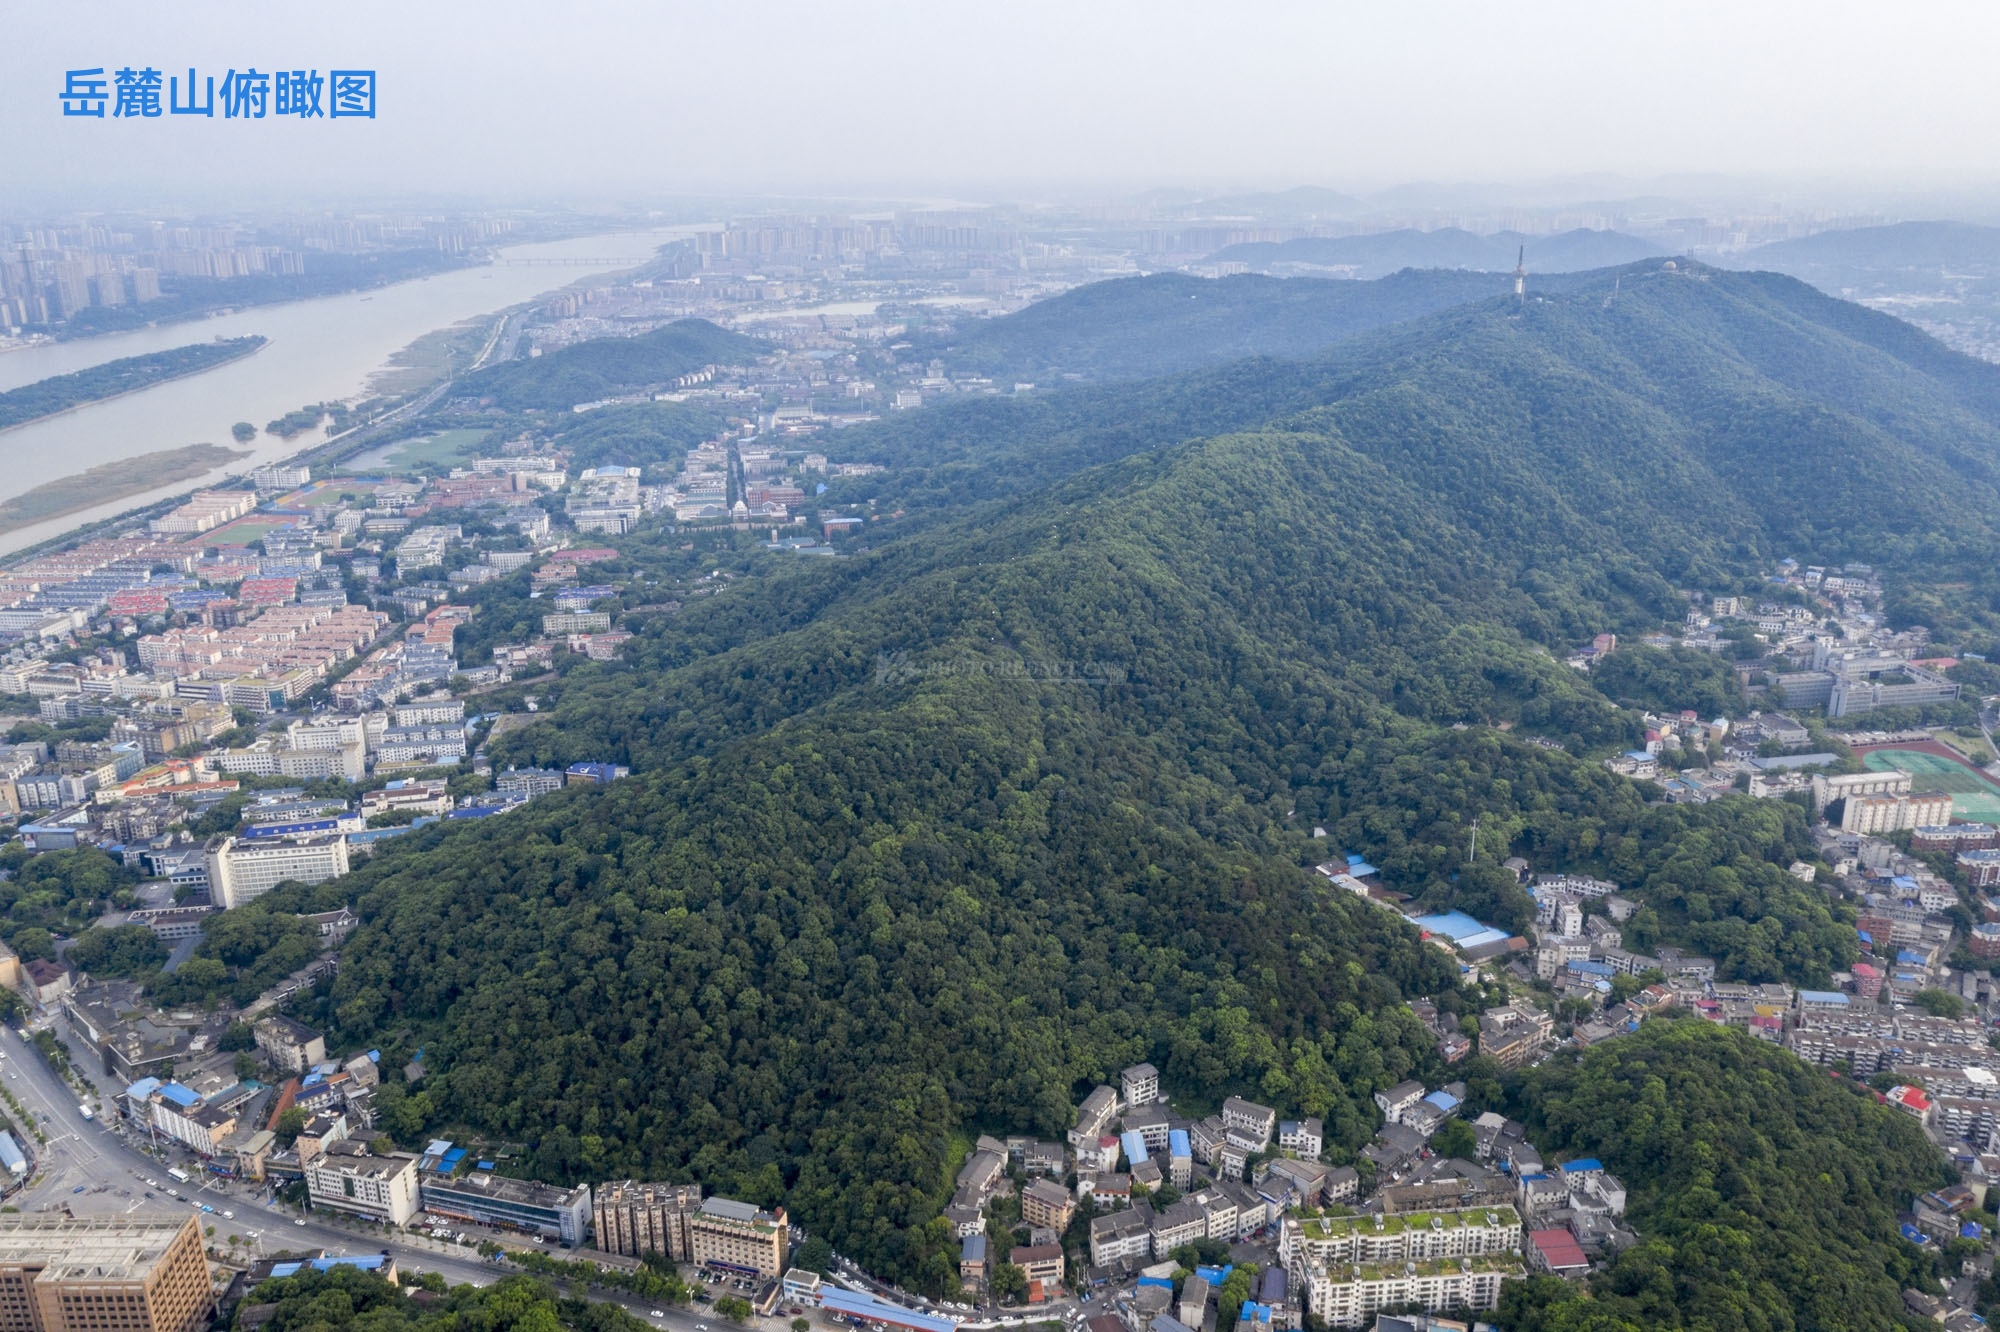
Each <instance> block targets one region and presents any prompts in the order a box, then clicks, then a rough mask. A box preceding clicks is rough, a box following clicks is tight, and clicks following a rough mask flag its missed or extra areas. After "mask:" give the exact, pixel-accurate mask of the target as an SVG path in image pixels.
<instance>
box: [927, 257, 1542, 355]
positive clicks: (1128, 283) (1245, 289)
mask: <svg viewBox="0 0 2000 1332" xmlns="http://www.w3.org/2000/svg"><path fill="white" fill-rule="evenodd" d="M1507 286H1508V283H1507V279H1505V278H1501V277H1496V276H1493V275H1491V274H1485V273H1457V272H1422V273H1397V274H1395V275H1393V276H1390V277H1386V278H1383V279H1382V280H1380V281H1377V282H1288V281H1281V280H1279V279H1276V278H1268V277H1256V276H1248V275H1239V276H1236V277H1229V278H1222V279H1220V280H1210V279H1207V278H1197V277H1189V276H1187V275H1185V274H1180V273H1160V274H1155V275H1153V276H1151V277H1144V278H1129V279H1121V280H1117V281H1112V282H1097V283H1092V284H1091V285H1090V286H1087V287H1078V288H1076V289H1075V290H1073V291H1067V292H1064V293H1063V294H1061V295H1059V296H1052V297H1050V298H1049V299H1048V300H1045V301H1037V302H1036V303H1035V304H1033V305H1031V306H1029V307H1028V308H1027V309H1025V310H1022V311H1020V312H1019V313H1017V314H1014V315H1011V316H1009V317H1007V318H1005V319H991V320H983V321H976V322H972V323H968V324H964V325H961V326H960V327H959V328H958V329H957V330H956V331H955V332H953V333H951V334H948V335H944V336H942V337H937V338H933V339H931V340H929V341H927V342H925V343H923V344H922V351H923V352H924V353H925V354H932V355H937V356H941V357H943V358H944V359H945V361H946V362H948V363H949V364H950V365H951V366H952V367H953V368H954V369H967V370H978V371H980V372H982V373H984V374H989V375H992V376H994V377H996V378H998V377H1002V376H1005V377H1008V378H1012V379H1015V380H1029V381H1041V380H1046V379H1062V378H1069V379H1079V380H1091V381H1101V380H1112V379H1133V378H1142V377H1147V376H1152V375H1164V374H1172V373H1174V372H1175V371H1179V370H1192V369H1195V368H1196V367H1198V366H1204V365H1215V364H1218V363H1220V362H1223V361H1234V360H1241V359H1242V358H1244V357H1247V356H1275V357H1287V358H1289V357H1298V356H1309V355H1311V354H1312V353H1314V352H1317V351H1319V350H1321V349H1322V348H1325V347H1327V346H1330V345H1331V344H1333V343H1336V342H1339V341H1341V340H1342V339H1345V338H1351V337H1354V336H1356V335H1358V334H1362V333H1366V332H1369V331H1371V330H1373V329H1378V328H1385V327H1387V326H1388V325H1390V324H1395V323H1400V322H1402V321H1403V320H1405V319H1415V318H1417V317H1418V316H1420V315H1426V314H1432V313H1435V312H1436V311H1439V310H1447V309H1450V308H1451V307H1452V306H1454V305H1463V304H1464V303H1465V302H1467V301H1473V300H1480V299H1483V298H1485V297H1488V296H1497V295H1500V294H1501V293H1502V292H1504V291H1505V290H1507Z"/></svg>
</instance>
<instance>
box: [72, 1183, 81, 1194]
mask: <svg viewBox="0 0 2000 1332" xmlns="http://www.w3.org/2000/svg"><path fill="white" fill-rule="evenodd" d="M83 1188H84V1186H83V1185H81V1184H79V1185H77V1186H76V1187H75V1188H73V1189H71V1190H70V1192H71V1193H82V1192H83Z"/></svg>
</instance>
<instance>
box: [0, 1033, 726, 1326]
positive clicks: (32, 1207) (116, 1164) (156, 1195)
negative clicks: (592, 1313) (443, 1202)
mask: <svg viewBox="0 0 2000 1332" xmlns="http://www.w3.org/2000/svg"><path fill="white" fill-rule="evenodd" d="M0 1083H4V1084H5V1086H6V1088H7V1090H9V1091H10V1092H12V1093H13V1094H14V1097H15V1099H16V1100H18V1101H20V1103H21V1104H22V1106H24V1107H25V1108H26V1110H27V1112H28V1113H29V1114H30V1115H31V1116H33V1117H34V1119H35V1121H36V1123H37V1125H38V1126H39V1127H40V1128H41V1130H42V1132H43V1133H45V1134H47V1135H48V1142H47V1143H46V1144H45V1145H40V1146H38V1145H37V1144H35V1143H34V1142H33V1141H29V1142H28V1143H26V1144H24V1145H25V1146H26V1147H27V1148H28V1149H29V1150H30V1151H32V1152H34V1153H36V1158H35V1174H34V1178H33V1180H32V1181H31V1182H30V1184H29V1185H28V1187H27V1188H25V1189H24V1190H22V1191H21V1192H20V1193H18V1194H16V1195H14V1196H13V1197H12V1198H10V1199H9V1201H10V1202H11V1203H12V1204H13V1205H15V1206H17V1207H19V1208H20V1209H21V1210H22V1211H23V1212H33V1211H37V1210H40V1209H43V1208H57V1207H68V1208H69V1209H70V1211H72V1212H74V1213H75V1214H76V1215H78V1216H105V1215H115V1214H118V1213H123V1212H133V1211H138V1210H140V1209H145V1210H148V1211H156V1212H164V1213H172V1214H178V1213H180V1212H181V1211H182V1210H183V1209H185V1208H189V1207H193V1206H198V1205H199V1204H201V1203H207V1204H208V1205H209V1206H210V1207H212V1208H214V1209H215V1211H214V1212H213V1213H212V1214H209V1213H203V1214H202V1216H201V1221H202V1224H203V1225H204V1226H208V1225H213V1226H214V1227H215V1240H216V1241H226V1239H227V1237H228V1236H230V1235H238V1236H241V1237H243V1239H244V1240H245V1241H246V1242H247V1243H246V1245H245V1247H250V1248H254V1249H255V1250H256V1251H258V1252H261V1253H264V1254H267V1255H269V1254H276V1253H279V1252H283V1251H286V1250H292V1251H298V1250H319V1249H325V1250H327V1251H328V1252H330V1253H372V1252H376V1251H379V1250H381V1249H385V1248H386V1249H387V1250H388V1251H389V1252H390V1253H391V1254H392V1255H393V1256H394V1257H395V1260H396V1265H397V1266H398V1267H400V1268H402V1269H403V1270H405V1271H424V1272H437V1273H439V1274H441V1275H442V1276H443V1277H444V1279H445V1280H446V1281H448V1282H450V1283H452V1284H453V1285H460V1284H464V1283H468V1282H469V1283H472V1284H474V1285H481V1286H483V1285H489V1284H491V1283H492V1282H493V1281H494V1280H496V1279H497V1278H498V1277H500V1276H501V1275H503V1274H505V1273H506V1272H507V1271H511V1270H512V1269H503V1268H501V1267H499V1266H496V1265H495V1264H493V1263H490V1262H486V1261H483V1260H481V1259H480V1258H478V1257H476V1256H473V1255H472V1254H470V1253H469V1252H467V1251H466V1250H464V1249H462V1248H459V1247H457V1246H450V1247H449V1248H446V1247H445V1246H438V1245H435V1244H434V1243H433V1242H432V1241H429V1240H427V1239H415V1238H402V1237H384V1236H383V1235H381V1234H380V1233H379V1232H377V1231H373V1230H359V1229H353V1228H349V1227H348V1226H344V1225H341V1224H338V1223H329V1222H325V1221H321V1220H319V1219H317V1218H316V1217H315V1216H314V1215H313V1214H311V1213H308V1214H306V1215H305V1216H303V1217H301V1216H299V1215H297V1214H296V1213H295V1212H293V1211H292V1210H290V1209H288V1208H284V1207H281V1206H276V1205H268V1204H265V1203H264V1202H262V1201H261V1200H262V1199H263V1198H264V1197H266V1196H268V1195H267V1194H266V1193H265V1191H264V1190H263V1189H261V1188H253V1187H251V1186H246V1185H238V1186H234V1187H227V1186H224V1185H223V1184H222V1183H221V1182H219V1181H216V1180H213V1179H210V1180H202V1181H197V1182H196V1183H192V1184H185V1185H184V1184H181V1183H179V1182H177V1181H175V1180H173V1179H172V1178H170V1177H169V1176H168V1175H167V1173H166V1171H167V1163H166V1162H164V1161H161V1160H159V1159H157V1158H155V1157H152V1156H148V1155H147V1154H145V1153H144V1152H142V1151H140V1150H138V1149H137V1148H136V1147H135V1146H132V1145H130V1144H129V1143H128V1142H127V1141H126V1139H125V1138H124V1137H123V1136H122V1135H121V1134H120V1133H119V1132H118V1131H117V1130H116V1129H114V1128H112V1127H110V1125H109V1123H108V1121H107V1119H106V1118H105V1116H104V1115H100V1116H99V1117H98V1118H96V1119H94V1120H87V1119H85V1118H84V1117H83V1115H82V1113H81V1112H80V1111H79V1110H78V1108H77V1097H76V1094H75V1091H74V1089H73V1088H71V1087H70V1086H69V1085H68V1084H67V1083H65V1082H64V1081H63V1079H62V1077H61V1075H59V1074H58V1073H56V1072H55V1070H54V1069H52V1068H50V1067H49V1065H48V1062H47V1061H46V1060H44V1059H43V1058H42V1056H41V1052H40V1051H38V1050H35V1049H34V1048H32V1047H31V1046H30V1045H29V1044H28V1043H27V1042H26V1041H23V1040H22V1039H21V1037H20V1034H19V1033H18V1032H17V1031H15V1029H14V1028H12V1027H9V1026H5V1025H4V1024H0ZM106 1113H107V1114H108V1113H111V1112H110V1111H107V1112H106ZM147 1180H157V1181H158V1182H159V1187H152V1186H149V1185H148V1184H147V1183H146V1181H147ZM79 1189H81V1190H82V1191H81V1192H78V1190H79ZM169 1190H177V1191H178V1192H179V1193H180V1194H181V1195H182V1198H181V1199H179V1200H177V1199H175V1198H174V1197H172V1196H171V1194H170V1193H169ZM148 1193H151V1194H152V1195H153V1197H152V1198H150V1199H149V1198H147V1196H146V1195H147V1194H148ZM225 1211H229V1212H234V1213H235V1214H236V1215H235V1216H234V1217H233V1218H231V1217H226V1216H224V1215H223V1213H224V1212H225ZM301 1221H303V1222H304V1223H305V1224H303V1225H301V1224H299V1222H301ZM461 1255H462V1256H461ZM592 1298H594V1299H600V1300H604V1301H606V1302H608V1303H615V1304H618V1305H620V1306H622V1307H624V1308H625V1309H626V1310H627V1311H629V1312H631V1313H634V1314H636V1315H638V1316H639V1317H641V1318H646V1321H648V1322H650V1323H652V1324H653V1325H654V1326H657V1327H669V1328H673V1329H675V1332H695V1330H696V1328H697V1327H698V1326H702V1325H707V1326H709V1328H710V1332H715V1328H714V1325H713V1324H712V1323H711V1320H710V1319H709V1318H708V1316H707V1315H705V1314H702V1313H690V1312H687V1311H680V1310H665V1311H664V1312H665V1313H666V1315H667V1316H666V1317H664V1318H648V1317H647V1314H648V1312H649V1311H648V1308H647V1305H646V1302H645V1301H643V1300H638V1299H634V1298H632V1297H630V1296H625V1295H623V1294H622V1293H616V1292H609V1291H602V1292H599V1291H593V1292H592ZM721 1321H722V1320H719V1319H717V1320H714V1322H716V1323H719V1322H721Z"/></svg>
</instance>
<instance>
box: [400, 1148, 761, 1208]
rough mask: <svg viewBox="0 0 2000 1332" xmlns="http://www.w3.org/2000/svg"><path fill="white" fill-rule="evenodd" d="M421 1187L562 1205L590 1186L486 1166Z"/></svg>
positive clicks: (569, 1203)
mask: <svg viewBox="0 0 2000 1332" xmlns="http://www.w3.org/2000/svg"><path fill="white" fill-rule="evenodd" d="M411 1159H412V1160H414V1159H415V1158H414V1157H412V1158H411ZM424 1190H425V1192H426V1194H428V1193H431V1192H433V1191H436V1192H442V1193H446V1194H451V1195H455V1196H457V1197H461V1198H465V1197H479V1198H493V1199H498V1200H500V1201H502V1202H510V1203H516V1204H519V1205H521V1206H524V1207H565V1206H572V1205H574V1204H575V1203H576V1202H578V1201H579V1200H580V1199H582V1198H583V1197H585V1196H587V1195H588V1194H589V1192H590V1186H589V1185H587V1184H579V1185H577V1186H576V1187H575V1188H570V1189H565V1188H562V1187H560V1186H559V1185H554V1184H544V1183H542V1182H540V1181H539V1180H528V1179H515V1178H513V1177H512V1176H509V1175H496V1174H494V1173H493V1172H492V1171H490V1170H475V1171H473V1172H472V1173H471V1174H469V1175H462V1176H460V1177H459V1178H457V1179H434V1180H429V1181H426V1182H425V1184H424ZM715 1201H717V1200H716V1199H714V1198H711V1199H709V1202H715ZM738 1205H739V1206H740V1205H741V1204H738ZM702 1210H703V1211H704V1212H706V1211H707V1210H708V1203H703V1204H702Z"/></svg>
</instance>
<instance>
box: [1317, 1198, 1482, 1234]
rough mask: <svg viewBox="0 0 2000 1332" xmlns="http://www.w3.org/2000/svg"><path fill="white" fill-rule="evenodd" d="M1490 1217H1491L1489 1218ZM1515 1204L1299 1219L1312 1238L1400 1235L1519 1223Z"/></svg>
mask: <svg viewBox="0 0 2000 1332" xmlns="http://www.w3.org/2000/svg"><path fill="white" fill-rule="evenodd" d="M1489 1218H1491V1219H1490V1220H1489ZM1520 1224H1521V1218H1520V1216H1519V1215H1518V1214H1516V1213H1515V1211H1514V1209H1513V1208H1512V1207H1508V1206H1504V1205H1500V1206H1494V1207H1474V1208H1472V1209H1471V1210H1469V1211H1439V1212H1407V1213H1404V1214H1403V1215H1401V1216H1381V1215H1369V1216H1315V1217H1309V1218H1307V1219H1306V1220H1304V1221H1302V1222H1300V1223H1299V1229H1300V1233H1301V1234H1303V1235H1304V1236H1305V1237H1306V1238H1307V1239H1309V1240H1329V1239H1334V1238H1336V1237H1338V1236H1341V1235H1348V1234H1352V1233H1354V1232H1356V1231H1358V1232H1360V1233H1361V1234H1363V1235H1399V1234H1402V1233H1403V1232H1404V1231H1406V1230H1455V1229H1457V1228H1458V1227H1460V1226H1487V1225H1494V1226H1518V1225H1520Z"/></svg>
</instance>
